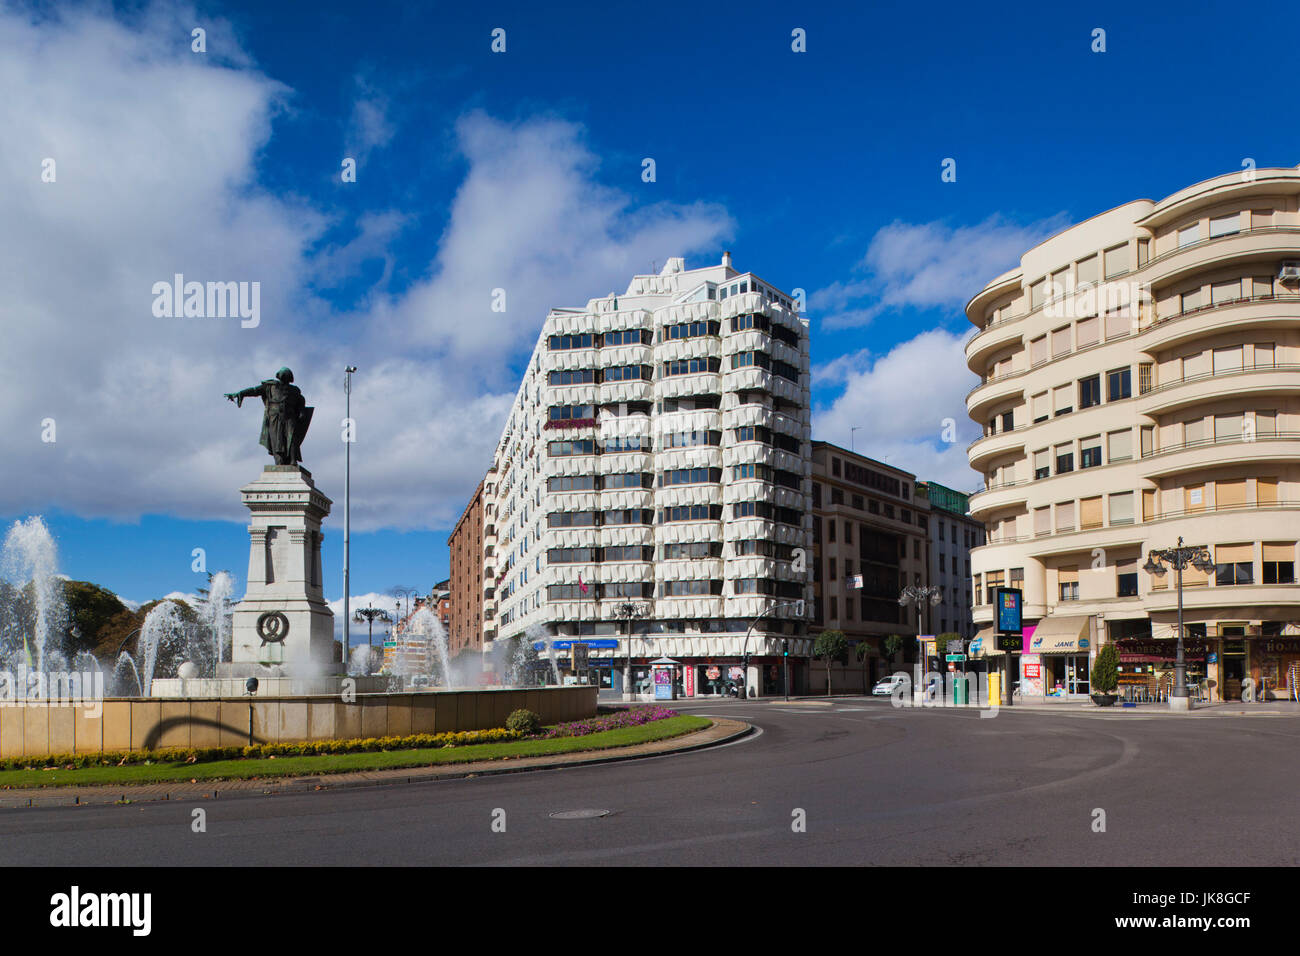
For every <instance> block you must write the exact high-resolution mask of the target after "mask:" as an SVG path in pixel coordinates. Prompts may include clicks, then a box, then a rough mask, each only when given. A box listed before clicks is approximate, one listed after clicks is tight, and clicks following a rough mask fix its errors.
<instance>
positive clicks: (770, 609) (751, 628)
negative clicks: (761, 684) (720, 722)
mask: <svg viewBox="0 0 1300 956" xmlns="http://www.w3.org/2000/svg"><path fill="white" fill-rule="evenodd" d="M782 607H798V608H800V614H801V615H802V609H803V601H801V600H800V601H778V602H777V603H776V604H772V605H769V606H768V607H766V608H764V609H763V613H762V614H760V615H758V616H757V617H756V618H754V620H752V621H750V622H749V629H748V630H747V631H745V646H744V648H742V650H741V655H740V656H741V659H742V660H743V661H744V664H743V665H742V666H743V667H744V669H745V697H746V699H748V697H749V635H751V634H753V633H754V628H755V627H757V626H758V622H759V621H761V620H763V618H765V617H767V616H768V615H769V614H771V613H772V612H773V611H775V610H776V609H777V608H782ZM786 666H787V671H786V673H787V674H788V673H789V671H788V667H789V665H786ZM787 680H788V678H787ZM785 696H786V699H789V697H790V688H789V687H786V690H785Z"/></svg>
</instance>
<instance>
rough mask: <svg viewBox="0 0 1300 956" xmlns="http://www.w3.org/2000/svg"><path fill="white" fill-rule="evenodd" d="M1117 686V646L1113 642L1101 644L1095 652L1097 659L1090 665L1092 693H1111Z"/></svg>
mask: <svg viewBox="0 0 1300 956" xmlns="http://www.w3.org/2000/svg"><path fill="white" fill-rule="evenodd" d="M1118 686H1119V647H1117V646H1116V645H1115V644H1113V643H1111V644H1103V645H1102V646H1101V650H1100V651H1098V652H1097V661H1096V663H1094V664H1093V665H1092V692H1093V693H1094V694H1112V693H1114V692H1115V688H1116V687H1118Z"/></svg>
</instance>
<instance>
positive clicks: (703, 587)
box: [661, 579, 722, 597]
mask: <svg viewBox="0 0 1300 956" xmlns="http://www.w3.org/2000/svg"><path fill="white" fill-rule="evenodd" d="M661 593H662V594H663V596H664V597H689V596H691V595H696V594H721V593H722V582H721V581H710V580H707V579H705V580H700V581H664V582H663V590H662V592H661Z"/></svg>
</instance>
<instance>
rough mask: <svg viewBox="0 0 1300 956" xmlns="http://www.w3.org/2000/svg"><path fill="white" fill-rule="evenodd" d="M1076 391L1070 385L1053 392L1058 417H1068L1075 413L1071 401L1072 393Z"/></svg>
mask: <svg viewBox="0 0 1300 956" xmlns="http://www.w3.org/2000/svg"><path fill="white" fill-rule="evenodd" d="M1073 391H1074V389H1072V388H1071V387H1070V386H1069V385H1059V386H1057V387H1056V388H1055V389H1054V390H1053V397H1054V398H1055V399H1056V401H1055V402H1054V403H1053V404H1054V405H1055V406H1056V414H1057V415H1068V414H1070V412H1072V411H1074V403H1073V401H1072V400H1071V393H1072V392H1073Z"/></svg>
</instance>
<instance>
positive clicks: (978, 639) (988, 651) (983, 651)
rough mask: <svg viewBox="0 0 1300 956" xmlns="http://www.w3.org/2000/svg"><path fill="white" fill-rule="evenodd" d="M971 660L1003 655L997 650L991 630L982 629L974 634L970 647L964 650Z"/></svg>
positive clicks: (987, 628) (988, 628) (989, 628)
mask: <svg viewBox="0 0 1300 956" xmlns="http://www.w3.org/2000/svg"><path fill="white" fill-rule="evenodd" d="M966 653H967V654H969V655H970V658H971V660H978V659H979V658H981V657H994V656H996V655H1000V654H1003V653H1005V652H1004V651H1000V650H998V648H997V640H996V636H995V635H994V633H993V628H991V627H984V628H980V630H979V631H977V632H976V634H975V637H974V638H972V639H971V642H970V647H969V648H967V649H966Z"/></svg>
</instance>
